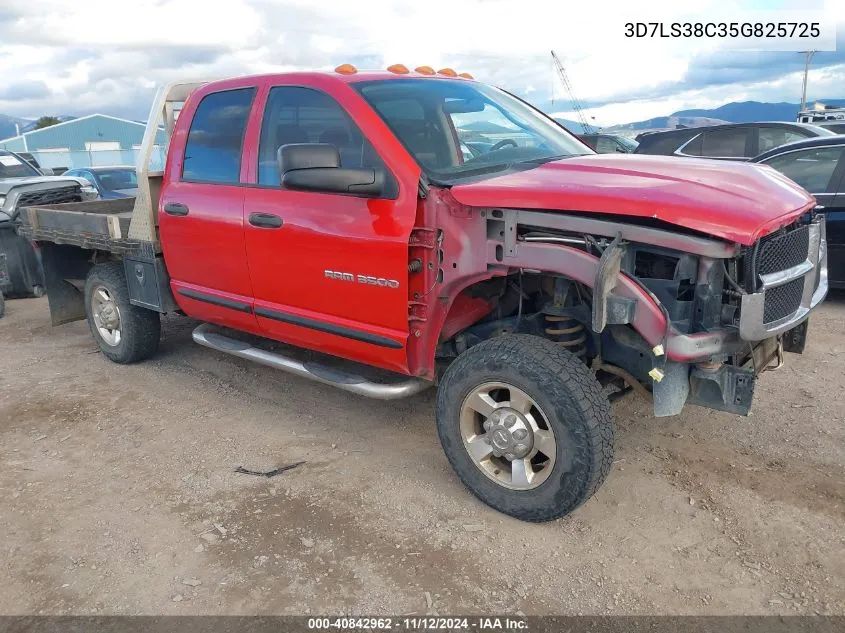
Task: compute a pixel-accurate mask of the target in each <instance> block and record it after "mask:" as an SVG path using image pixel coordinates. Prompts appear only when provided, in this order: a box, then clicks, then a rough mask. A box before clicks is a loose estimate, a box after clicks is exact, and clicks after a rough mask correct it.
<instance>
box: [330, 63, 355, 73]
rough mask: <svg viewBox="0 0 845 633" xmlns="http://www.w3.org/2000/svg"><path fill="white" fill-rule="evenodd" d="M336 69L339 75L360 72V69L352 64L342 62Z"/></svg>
mask: <svg viewBox="0 0 845 633" xmlns="http://www.w3.org/2000/svg"><path fill="white" fill-rule="evenodd" d="M334 71H335V72H336V73H337V74H339V75H354V74H355V73H357V72H358V69H357V68H355V66H353V65H352V64H341V65H340V66H338V67H337V68H335V69H334Z"/></svg>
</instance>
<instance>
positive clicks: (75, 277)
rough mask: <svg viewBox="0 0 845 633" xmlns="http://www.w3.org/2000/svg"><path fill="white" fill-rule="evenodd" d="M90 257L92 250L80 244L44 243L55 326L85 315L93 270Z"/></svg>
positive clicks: (44, 264)
mask: <svg viewBox="0 0 845 633" xmlns="http://www.w3.org/2000/svg"><path fill="white" fill-rule="evenodd" d="M90 257H91V252H90V251H85V250H82V249H80V248H77V247H76V246H68V245H63V244H51V243H49V242H43V243H41V261H42V264H43V266H44V281H45V286H46V288H47V301H48V303H49V306H50V321H51V322H52V324H53V325H62V324H63V323H70V322H71V321H81V320H83V319H84V318H85V292H84V290H85V277H87V276H88V271H89V270H90V269H91V262H90Z"/></svg>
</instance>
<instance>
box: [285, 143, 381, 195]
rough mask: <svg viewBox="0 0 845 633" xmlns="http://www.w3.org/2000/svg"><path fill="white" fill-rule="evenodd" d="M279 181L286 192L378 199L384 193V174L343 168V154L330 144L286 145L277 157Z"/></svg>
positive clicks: (375, 171)
mask: <svg viewBox="0 0 845 633" xmlns="http://www.w3.org/2000/svg"><path fill="white" fill-rule="evenodd" d="M276 164H277V166H278V169H279V181H280V183H281V185H282V186H283V187H284V188H285V189H295V190H298V191H319V192H326V193H355V194H360V195H366V196H372V197H378V196H380V195H382V194H383V193H384V182H385V177H384V172H383V171H381V170H376V169H347V168H344V167H341V166H340V152H338V150H337V148H336V147H335V146H334V145H329V144H328V143H292V144H290V145H282V146H281V147H280V148H279V151H278V152H277V154H276Z"/></svg>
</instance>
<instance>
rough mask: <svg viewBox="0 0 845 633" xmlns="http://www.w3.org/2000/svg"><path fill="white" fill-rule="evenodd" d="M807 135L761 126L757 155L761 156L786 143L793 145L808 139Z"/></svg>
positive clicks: (780, 128) (786, 129)
mask: <svg viewBox="0 0 845 633" xmlns="http://www.w3.org/2000/svg"><path fill="white" fill-rule="evenodd" d="M809 136H810V135H809V134H802V133H801V132H797V131H795V130H790V129H788V128H783V127H775V126H763V127H761V128H760V131H759V146H758V148H757V153H759V154H762V153H763V152H767V151H769V150H770V149H774V148H775V147H780V146H781V145H786V144H787V143H794V142H795V141H801V140H804V139H805V138H807V137H809Z"/></svg>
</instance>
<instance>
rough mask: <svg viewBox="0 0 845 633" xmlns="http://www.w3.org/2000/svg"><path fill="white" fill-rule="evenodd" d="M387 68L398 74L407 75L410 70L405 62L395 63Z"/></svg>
mask: <svg viewBox="0 0 845 633" xmlns="http://www.w3.org/2000/svg"><path fill="white" fill-rule="evenodd" d="M387 70H389V71H390V72H392V73H396V74H397V75H407V74H408V73H409V72H410V71H409V70H408V67H407V66H405V64H393V65H392V66H388V67H387Z"/></svg>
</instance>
